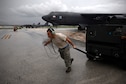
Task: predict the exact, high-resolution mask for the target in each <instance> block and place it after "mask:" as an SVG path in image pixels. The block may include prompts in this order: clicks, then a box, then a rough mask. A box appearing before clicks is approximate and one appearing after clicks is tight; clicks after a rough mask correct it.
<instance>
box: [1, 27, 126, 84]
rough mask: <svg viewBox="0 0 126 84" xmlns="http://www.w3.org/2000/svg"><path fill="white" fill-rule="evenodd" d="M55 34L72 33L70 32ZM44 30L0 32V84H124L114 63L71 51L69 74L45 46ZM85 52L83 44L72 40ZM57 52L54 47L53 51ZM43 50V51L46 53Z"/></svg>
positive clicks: (125, 74) (62, 63) (121, 71)
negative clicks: (90, 58)
mask: <svg viewBox="0 0 126 84" xmlns="http://www.w3.org/2000/svg"><path fill="white" fill-rule="evenodd" d="M57 31H75V30H70V29H68V30H67V29H65V30H62V29H61V30H60V29H57ZM45 39H47V36H46V29H20V30H18V31H17V32H13V30H11V29H1V30H0V84H126V79H125V78H126V71H125V70H123V69H122V68H120V67H119V66H118V65H116V64H115V63H110V62H109V63H108V62H96V61H89V60H88V59H87V57H86V55H85V54H83V53H81V52H79V51H77V50H75V49H73V48H71V49H70V52H71V57H73V58H74V61H73V63H72V71H71V72H70V73H65V70H66V67H65V64H64V62H63V60H62V59H61V58H60V56H59V54H57V53H56V54H55V53H53V49H52V47H51V45H50V46H49V47H45V48H44V46H43V45H42V42H43V41H44V40H45ZM72 41H73V42H74V43H75V44H76V46H77V47H78V48H80V49H82V50H85V43H84V42H81V41H77V40H72ZM55 49H56V50H57V48H55ZM46 50H47V52H46Z"/></svg>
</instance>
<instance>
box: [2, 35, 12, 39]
mask: <svg viewBox="0 0 126 84" xmlns="http://www.w3.org/2000/svg"><path fill="white" fill-rule="evenodd" d="M10 37H11V35H9V34H6V35H4V36H3V37H2V38H1V39H10Z"/></svg>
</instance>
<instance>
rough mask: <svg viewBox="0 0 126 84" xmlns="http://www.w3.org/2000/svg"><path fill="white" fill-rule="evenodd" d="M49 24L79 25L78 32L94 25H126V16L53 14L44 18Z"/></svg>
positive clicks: (72, 13)
mask: <svg viewBox="0 0 126 84" xmlns="http://www.w3.org/2000/svg"><path fill="white" fill-rule="evenodd" d="M42 19H43V20H45V21H46V22H47V23H52V24H53V25H54V26H57V25H78V30H82V29H85V27H86V26H88V25H93V24H95V25H96V24H126V17H125V14H114V13H113V14H107V13H105V14H102V13H96V14H93V13H74V12H51V13H49V14H48V15H45V16H42Z"/></svg>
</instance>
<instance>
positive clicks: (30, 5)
mask: <svg viewBox="0 0 126 84" xmlns="http://www.w3.org/2000/svg"><path fill="white" fill-rule="evenodd" d="M52 11H67V12H79V13H125V14H126V1H125V0H0V24H3V25H8V24H11V25H15V24H21V25H23V24H33V23H35V24H37V23H38V22H40V23H41V24H44V21H43V20H42V19H41V17H42V16H43V15H46V14H48V13H49V12H52Z"/></svg>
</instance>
